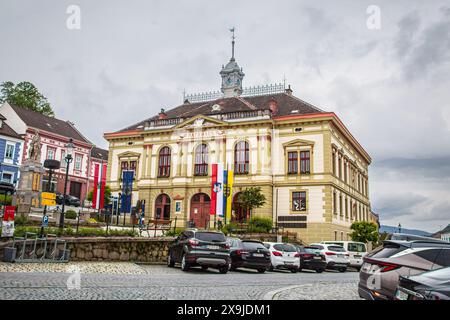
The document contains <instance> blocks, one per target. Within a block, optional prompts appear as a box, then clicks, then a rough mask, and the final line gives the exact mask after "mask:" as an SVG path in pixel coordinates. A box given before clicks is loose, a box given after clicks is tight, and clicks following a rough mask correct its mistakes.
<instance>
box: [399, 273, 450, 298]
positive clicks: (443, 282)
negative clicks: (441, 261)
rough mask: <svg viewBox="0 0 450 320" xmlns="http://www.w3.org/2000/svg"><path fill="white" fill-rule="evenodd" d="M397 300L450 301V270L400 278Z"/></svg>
mask: <svg viewBox="0 0 450 320" xmlns="http://www.w3.org/2000/svg"><path fill="white" fill-rule="evenodd" d="M395 298H396V299H397V300H450V268H441V269H437V270H432V271H427V272H424V273H421V274H419V275H416V276H410V277H402V276H401V277H400V281H399V284H398V287H397V292H396V293H395Z"/></svg>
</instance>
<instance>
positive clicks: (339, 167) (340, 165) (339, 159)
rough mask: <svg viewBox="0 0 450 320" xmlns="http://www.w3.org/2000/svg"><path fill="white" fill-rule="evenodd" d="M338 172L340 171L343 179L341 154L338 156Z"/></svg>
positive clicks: (340, 177) (340, 176)
mask: <svg viewBox="0 0 450 320" xmlns="http://www.w3.org/2000/svg"><path fill="white" fill-rule="evenodd" d="M338 172H339V179H342V157H341V155H339V156H338Z"/></svg>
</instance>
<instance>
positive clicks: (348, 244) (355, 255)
mask: <svg viewBox="0 0 450 320" xmlns="http://www.w3.org/2000/svg"><path fill="white" fill-rule="evenodd" d="M322 243H325V244H336V245H338V246H341V247H343V248H344V249H345V250H347V252H348V254H349V255H350V256H349V258H350V265H349V266H350V267H353V268H356V269H358V271H359V269H361V266H362V265H363V263H364V262H363V258H364V256H365V255H367V247H366V244H365V243H363V242H356V241H322Z"/></svg>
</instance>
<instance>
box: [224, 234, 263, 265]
mask: <svg viewBox="0 0 450 320" xmlns="http://www.w3.org/2000/svg"><path fill="white" fill-rule="evenodd" d="M228 243H229V244H230V257H231V268H230V270H236V269H237V268H249V269H256V270H258V272H259V273H264V272H266V270H267V269H269V268H270V251H269V250H267V248H266V247H265V246H264V244H263V243H262V242H261V241H256V240H240V239H238V238H228Z"/></svg>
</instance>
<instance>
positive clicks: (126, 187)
mask: <svg viewBox="0 0 450 320" xmlns="http://www.w3.org/2000/svg"><path fill="white" fill-rule="evenodd" d="M133 179H134V171H131V170H124V171H123V173H122V199H121V206H120V212H122V213H131V194H132V192H133Z"/></svg>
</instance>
